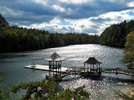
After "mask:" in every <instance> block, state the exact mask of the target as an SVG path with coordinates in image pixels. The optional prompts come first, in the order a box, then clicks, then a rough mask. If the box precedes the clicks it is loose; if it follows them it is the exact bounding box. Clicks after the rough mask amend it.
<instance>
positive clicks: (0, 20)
mask: <svg viewBox="0 0 134 100" xmlns="http://www.w3.org/2000/svg"><path fill="white" fill-rule="evenodd" d="M3 24H4V25H9V23H8V22H7V21H6V19H5V18H4V17H3V16H2V15H1V14H0V25H3Z"/></svg>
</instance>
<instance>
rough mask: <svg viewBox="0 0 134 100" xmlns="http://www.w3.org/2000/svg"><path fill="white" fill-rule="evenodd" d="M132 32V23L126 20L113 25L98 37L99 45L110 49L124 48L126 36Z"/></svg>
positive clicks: (133, 29) (133, 27)
mask: <svg viewBox="0 0 134 100" xmlns="http://www.w3.org/2000/svg"><path fill="white" fill-rule="evenodd" d="M132 31H134V21H133V20H131V21H129V22H127V21H126V20H125V21H124V22H122V23H120V24H113V25H111V26H110V27H108V28H106V29H105V30H104V31H103V32H102V34H101V35H100V44H102V45H107V46H111V47H118V48H124V47H125V42H126V37H127V35H128V34H129V33H130V32H132Z"/></svg>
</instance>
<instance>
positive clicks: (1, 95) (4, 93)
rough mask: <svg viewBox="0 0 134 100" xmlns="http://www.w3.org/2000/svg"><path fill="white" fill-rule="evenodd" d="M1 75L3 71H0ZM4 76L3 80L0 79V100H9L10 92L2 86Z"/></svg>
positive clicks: (6, 87)
mask: <svg viewBox="0 0 134 100" xmlns="http://www.w3.org/2000/svg"><path fill="white" fill-rule="evenodd" d="M2 73H3V71H0V74H2ZM6 76H7V75H6ZM6 76H5V77H4V78H2V77H0V100H9V98H10V90H9V89H8V86H7V85H5V84H2V82H3V81H4V80H5V78H6Z"/></svg>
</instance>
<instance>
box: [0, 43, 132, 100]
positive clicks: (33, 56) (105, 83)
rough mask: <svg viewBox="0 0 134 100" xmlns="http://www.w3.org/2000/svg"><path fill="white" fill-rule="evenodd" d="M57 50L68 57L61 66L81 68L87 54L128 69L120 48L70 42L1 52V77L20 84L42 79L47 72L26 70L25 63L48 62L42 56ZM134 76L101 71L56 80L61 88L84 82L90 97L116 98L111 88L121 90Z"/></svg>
mask: <svg viewBox="0 0 134 100" xmlns="http://www.w3.org/2000/svg"><path fill="white" fill-rule="evenodd" d="M54 52H57V53H58V54H59V55H60V56H62V57H65V58H67V60H66V61H63V63H62V66H63V67H81V66H83V64H82V63H83V62H84V61H86V60H87V59H88V58H89V57H95V58H96V59H97V60H98V61H101V62H102V64H101V67H102V68H116V67H120V68H123V69H127V68H126V66H125V64H124V63H123V56H124V54H123V49H117V48H110V47H106V46H101V45H95V44H87V45H70V46H65V47H57V48H49V49H43V50H37V51H28V52H17V53H2V54H0V66H1V68H0V70H4V74H0V75H1V76H4V75H5V74H6V73H8V76H7V78H6V80H5V81H4V82H3V83H4V84H7V85H10V84H19V82H20V80H22V81H23V82H30V81H41V80H42V79H45V78H46V74H48V72H47V71H39V70H35V71H33V70H31V69H26V68H24V66H27V65H31V64H32V63H33V62H34V63H35V64H41V65H48V62H47V61H44V58H47V57H49V56H50V55H51V54H52V53H54ZM74 77H77V76H72V75H70V76H68V77H65V78H64V79H68V78H74ZM129 80H134V77H133V76H128V75H122V74H118V75H115V74H105V73H102V75H101V78H99V79H91V78H83V77H82V78H79V79H73V80H70V81H62V82H59V85H61V86H62V87H63V88H74V87H78V86H81V85H83V84H85V85H86V90H87V91H89V92H91V94H92V95H91V100H118V99H119V98H115V97H114V96H115V94H114V92H113V89H116V90H118V89H119V90H122V91H124V90H125V89H126V88H128V87H129V86H130V85H131V84H133V82H130V81H129ZM23 93H24V91H22V93H21V94H17V95H14V94H12V99H13V100H14V99H16V98H18V97H19V96H20V95H22V94H23Z"/></svg>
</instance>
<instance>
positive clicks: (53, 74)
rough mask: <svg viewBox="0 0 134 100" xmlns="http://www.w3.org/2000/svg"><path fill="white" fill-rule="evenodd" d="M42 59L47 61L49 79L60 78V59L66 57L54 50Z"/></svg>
mask: <svg viewBox="0 0 134 100" xmlns="http://www.w3.org/2000/svg"><path fill="white" fill-rule="evenodd" d="M44 60H46V61H49V76H48V77H47V78H48V79H49V80H61V78H62V77H61V64H62V61H64V60H66V59H65V58H63V57H61V56H59V55H58V54H57V53H56V52H54V53H53V54H52V55H51V56H50V57H48V58H45V59H44Z"/></svg>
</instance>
